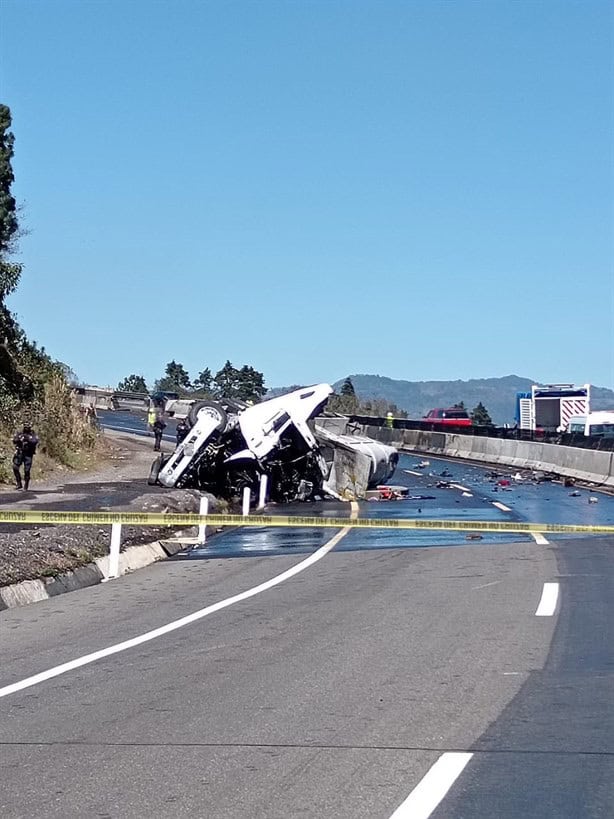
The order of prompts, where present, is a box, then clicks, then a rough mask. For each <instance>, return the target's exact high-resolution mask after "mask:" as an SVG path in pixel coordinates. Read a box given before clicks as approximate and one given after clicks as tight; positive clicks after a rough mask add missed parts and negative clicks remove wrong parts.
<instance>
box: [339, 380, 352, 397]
mask: <svg viewBox="0 0 614 819" xmlns="http://www.w3.org/2000/svg"><path fill="white" fill-rule="evenodd" d="M339 392H340V394H341V395H348V396H351V397H352V398H356V390H355V389H354V385H353V384H352V379H351V378H350V377H349V375H348V377H347V378H346V379H345V381H344V382H343V384H342V385H341V389H340V390H339Z"/></svg>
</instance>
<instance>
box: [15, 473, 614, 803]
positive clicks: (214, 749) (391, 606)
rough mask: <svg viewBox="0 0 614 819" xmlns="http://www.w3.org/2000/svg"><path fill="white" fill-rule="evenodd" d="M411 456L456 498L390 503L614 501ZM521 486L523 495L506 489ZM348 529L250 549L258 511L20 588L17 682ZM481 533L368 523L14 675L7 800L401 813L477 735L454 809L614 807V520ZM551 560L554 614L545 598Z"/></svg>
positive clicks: (598, 508)
mask: <svg viewBox="0 0 614 819" xmlns="http://www.w3.org/2000/svg"><path fill="white" fill-rule="evenodd" d="M403 465H404V466H405V467H408V468H409V469H410V471H412V472H418V473H419V474H418V475H408V476H407V479H406V480H407V481H408V485H409V486H411V487H412V491H413V489H415V492H416V494H418V493H419V492H420V491H423V494H431V493H432V494H433V496H434V499H433V500H429V501H407V502H397V503H394V504H388V503H386V504H384V503H382V504H366V505H365V507H364V509H365V510H366V512H367V513H369V514H372V515H375V514H379V515H384V516H389V515H392V514H399V515H407V514H415V515H418V514H421V515H424V516H427V515H428V516H429V517H432V516H435V512H437V516H439V515H447V516H449V517H463V516H464V515H467V516H469V517H471V516H473V517H480V516H483V515H492V516H493V519H508V518H509V517H510V516H516V517H518V518H522V516H523V515H522V512H523V509H522V499H523V498H524V497H529V498H532V501H531V502H532V503H533V504H536V503H540V504H541V508H540V510H539V511H541V512H543V514H547V513H548V510H551V511H550V512H549V514H551V515H553V516H557V515H560V514H563V513H564V511H565V507H566V505H570V506H571V508H572V509H573V510H574V515H577V516H580V517H582V516H584V519H586V518H589V519H591V520H594V519H595V518H596V517H598V518H599V519H600V520H601V519H603V520H607V519H608V518H609V516H610V515H611V508H612V507H611V506H610V505H609V503H610V502H611V499H606V498H603V501H602V502H600V503H599V504H596V505H594V504H593V505H591V504H588V503H587V497H588V494H583V496H582V497H581V498H579V499H578V498H569V493H568V492H567V491H565V490H564V489H563V487H560V486H558V487H557V486H554V485H552V486H544V485H541V486H539V487H524V488H521V489H518V490H516V489H515V490H514V491H513V492H505V493H503V492H501V491H500V490H497V491H495V490H494V486H495V484H494V483H492V484H491V483H489V482H488V481H486V480H485V479H484V477H483V472H484V470H479V469H477V468H474V467H469V468H468V467H466V466H465V465H460V464H455V465H453V466H450V464H449V463H447V464H445V465H444V464H442V465H441V468H442V469H443V468H444V466H445V467H446V469H448V470H450V471H454V470H458V471H455V473H454V478H453V480H455V479H458V480H459V485H461V482H462V481H464V483H462V485H463V486H466V488H467V489H469V490H471V491H470V492H469V493H468V494H471V495H472V497H471V498H468V497H465V496H464V495H463V494H462V491H461V490H459V489H436V488H435V487H434V485H433V484H434V482H435V477H436V473H437V472H438V471H439V465H438V464H437V463H436V462H435V461H432V463H431V467H432V468H431V469H430V470H429V471H432V472H433V473H434V474H433V475H428V474H423V473H422V472H421V471H420V470H414V469H412V468H411V467H412V464H411V463H408V462H407V461H406V460H405V459H403ZM474 470H475V471H474ZM403 474H405V473H403ZM503 496H505V500H506V504H504V505H508V508H509V509H510V512H503V511H502V510H501V509H498V508H496V507H494V506H493V503H492V502H493V500H498V499H499V498H501V497H503ZM540 498H541V501H540ZM457 501H458V502H457ZM418 503H419V504H420V505H418ZM309 509H310V511H311V510H313V511H315V512H317V513H321V514H326V513H327V509H326V505H323V506H321V507H317V506H313V507H311V506H310V507H309ZM418 509H420V510H421V511H420V512H418ZM283 511H286V510H285V509H284V510H283ZM301 511H302V512H304V511H305V508H304V507H302V508H301ZM335 512H336V510H335ZM363 513H364V511H363ZM542 519H543V518H542ZM584 519H579V518H578V517H576V518H574V521H573V522H584ZM596 522H597V521H596ZM332 534H333V532H324V531H318V532H316V533H314V532H312V531H309V530H298V531H297V530H292V531H284V530H277V531H271V530H269V531H268V532H265V533H264V539H261V540H260V541H259V542H258V543H257V546H256V548H253V549H251V550H250V548H249V544H250V541H251V542H252V544H253V541H254V539H256V540H257V533H255V532H251V531H250V532H247V533H246V532H245V531H242V530H235V531H234V532H229V533H227V534H225V535H223V536H222V537H221V538H216V539H214V540H212V541H211V544H210V547H209V549H208V550H207V552H208V553H207V552H204V551H203V550H199V551H198V552H196V553H195V554H194V555H193V556H192V557H191V558H190V559H185V558H182V559H179V560H176V561H168V562H166V563H164V564H157V565H155V566H152V567H150V568H149V569H147V570H144V571H141V572H139V573H137V574H135V575H132V576H128V577H125V578H122V579H121V580H119V581H116V582H113V583H109V584H106V585H105V586H100V587H96V588H94V589H86V590H83V591H80V592H74V593H72V594H69V595H64V596H62V597H61V598H57V599H55V600H49V601H46V602H45V603H40V604H36V605H35V606H30V607H27V608H26V609H19V610H13V611H10V612H3V613H1V614H0V657H2V663H1V664H0V689H1V688H2V686H5V685H7V684H10V683H13V682H15V681H16V680H20V679H23V678H26V677H29V676H30V675H32V674H36V673H37V672H40V671H41V670H43V669H47V668H51V667H53V666H56V665H57V664H58V663H62V662H66V661H68V660H71V659H73V658H75V657H78V656H81V655H84V654H87V653H89V652H91V651H96V650H99V649H102V648H104V647H105V646H109V645H111V644H114V643H117V642H118V641H121V640H125V639H128V638H130V637H133V636H135V635H137V634H141V633H143V632H145V631H148V630H149V629H152V628H156V627H159V626H161V625H163V624H164V623H168V622H170V621H172V620H176V619H177V618H179V617H182V616H184V615H186V614H189V613H190V612H193V611H196V610H199V609H202V608H203V607H205V606H209V605H211V604H213V603H216V602H218V601H222V600H225V599H227V598H229V597H231V596H233V595H236V594H237V592H240V591H243V590H245V589H250V588H253V587H254V586H257V585H258V584H260V583H262V582H263V581H266V580H268V579H269V578H271V577H273V576H275V575H278V574H279V573H281V572H283V571H285V570H286V569H288V568H290V567H292V566H296V565H298V564H299V562H300V561H301V560H302V559H303V558H304V557H305V555H306V554H310V553H313V551H314V550H315V549H318V548H319V547H321V545H322V543H324V542H325V541H326V540H327V539H328V538H330V536H331V535H332ZM415 534H419V536H420V537H422V535H423V534H425V535H428V538H429V539H428V540H427V541H421V542H416V541H415V540H414V535H415ZM391 537H392V539H391ZM461 537H462V536H457V540H456V541H453V545H451V546H449V545H448V546H443V544H450V542H451V541H450V535H449V533H442V532H428V533H413V532H412V533H407V532H405V533H399V532H393V533H390V532H382V533H378V532H371V531H368V532H360V531H355V532H352V533H350V534H348V535H347V536H345V537H344V538H343V540H341V542H340V543H339V545H338V546H337V547H336V549H335V550H334V551H333V552H331V553H330V554H328V555H325V556H324V557H323V558H322V559H321V560H320V561H319V562H317V563H316V564H314V565H313V566H310V567H309V568H307V569H306V570H305V571H303V572H302V573H301V574H299V575H297V576H296V577H294V578H291V579H289V580H287V581H285V582H283V583H282V584H280V585H279V586H276V587H274V588H271V589H269V590H267V591H264V592H262V593H261V594H259V595H257V596H255V597H252V598H250V599H249V600H243V601H240V602H238V603H236V604H235V605H232V606H230V607H228V608H226V609H224V610H223V611H219V612H217V613H214V614H212V615H211V616H207V617H205V618H204V619H201V620H199V621H197V622H194V623H192V624H189V625H186V626H185V627H183V628H181V629H178V630H177V631H175V632H173V633H170V634H166V635H163V636H161V637H159V638H157V639H155V640H153V641H151V642H148V643H144V644H142V645H139V646H137V647H134V648H131V649H129V650H127V651H125V652H122V653H120V654H116V655H114V656H111V657H107V658H105V659H103V660H100V661H98V662H95V663H92V664H89V665H86V666H84V667H82V668H79V669H78V670H76V671H73V672H70V673H68V674H65V675H62V676H59V677H57V678H55V679H50V680H48V681H46V682H44V683H42V684H40V685H35V686H32V687H29V688H27V689H24V690H22V691H19V692H17V693H14V694H10V695H8V696H6V697H3V698H1V699H0V765H2V769H3V779H2V783H1V785H0V814H1V815H2V816H3V817H4V816H9V817H17V816H24V817H25V816H41V817H46V816H66V817H72V816H75V817H76V816H84V815H101V816H113V817H115V816H117V817H120V816H122V817H123V816H135V817H137V816H145V815H147V814H151V813H155V814H156V815H159V816H169V817H170V816H212V817H214V816H215V817H217V816H221V817H226V816H228V817H242V816H255V817H258V816H261V817H277V816H279V817H281V816H296V815H305V816H335V817H346V816H347V817H362V816H364V817H382V818H383V817H390V816H392V814H393V812H394V811H395V809H396V808H397V807H398V806H399V805H401V804H402V803H403V802H404V800H405V799H406V797H407V796H408V795H409V794H410V793H412V791H413V790H414V788H416V787H417V786H419V783H420V782H424V781H425V780H424V777H425V775H427V773H428V772H429V770H434V769H433V767H432V766H433V765H434V764H435V763H436V762H437V761H438V760H439V759H441V757H442V754H445V753H457V752H471V753H473V756H472V758H471V759H470V761H469V763H468V764H467V766H466V768H465V769H464V770H463V771H462V772H461V774H460V775H459V777H458V780H457V781H456V783H455V784H453V785H452V787H451V788H450V791H449V793H448V795H447V796H446V797H445V798H444V799H443V801H442V803H441V805H440V807H439V808H438V809H437V811H436V813H435V814H434V815H436V816H437V817H440V819H441V817H458V816H484V817H485V816H499V815H501V816H510V817H511V816H518V815H539V816H546V817H550V816H552V817H554V816H569V817H572V816H595V817H605V816H610V815H611V812H609V806H610V805H611V804H612V803H614V793H613V792H612V786H611V785H610V784H609V783H611V782H614V777H613V776H611V775H610V774H611V759H612V758H613V757H612V748H611V744H610V743H611V737H612V736H613V735H614V733H613V731H612V727H614V726H612V724H611V720H612V709H611V706H610V703H611V702H612V701H613V700H612V694H613V693H614V692H612V689H611V680H612V676H611V674H612V669H613V668H614V662H613V659H612V649H611V646H612V643H613V642H614V641H613V640H612V632H613V629H612V625H613V624H612V615H611V605H610V604H611V594H612V591H613V589H612V582H613V580H612V578H613V575H612V561H611V554H612V546H613V545H614V544H613V543H612V541H611V540H609V539H607V538H595V539H582V540H579V539H574V540H570V539H561V540H557V541H556V542H553V543H551V544H549V545H546V546H538V545H537V544H535V543H534V542H533V541H532V540H531V539H529V538H524V539H522V540H521V541H518V540H517V539H516V540H513V539H511V538H510V536H505V537H500V536H496V537H495V538H494V539H493V540H491V537H492V536H490V535H489V536H486V537H485V539H484V541H483V542H480V544H478V545H476V544H474V543H472V542H467V541H465V540H464V537H463V539H462V540H461V539H460V538H461ZM369 538H372V540H371V541H369ZM395 538H396V539H395ZM247 554H249V555H252V556H250V557H249V559H245V557H244V555H247ZM236 555H243V556H241V557H237V556H236ZM254 555H255V556H254ZM265 555H266V556H265ZM221 557H223V558H224V559H219V558H221ZM552 582H558V583H559V584H560V587H561V593H560V597H559V601H558V606H557V610H556V613H555V616H552V617H536V616H535V612H536V610H537V607H538V604H539V601H540V598H541V595H542V590H543V585H544V583H552ZM555 627H556V630H555ZM561 790H565V792H566V793H568V794H569V795H568V798H567V799H564V798H562V797H560V792H561ZM410 798H411V797H410ZM536 805H537V806H539V808H538V809H534V810H533V812H531V811H530V810H528V809H527V808H528V807H533V808H534V806H536ZM506 811H507V812H506ZM565 811H567V812H565ZM574 811H575V812H574ZM409 815H413V814H409Z"/></svg>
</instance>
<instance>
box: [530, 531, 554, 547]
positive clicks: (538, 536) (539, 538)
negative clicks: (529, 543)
mask: <svg viewBox="0 0 614 819" xmlns="http://www.w3.org/2000/svg"><path fill="white" fill-rule="evenodd" d="M530 534H531V537H532V538H533V540H534V541H535V542H536V543H537V545H538V546H548V545H549V543H550V541H549V540H546V538H545V537H544V536H543V535H542V533H541V532H531V533H530Z"/></svg>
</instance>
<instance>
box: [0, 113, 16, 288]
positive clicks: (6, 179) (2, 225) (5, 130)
mask: <svg viewBox="0 0 614 819" xmlns="http://www.w3.org/2000/svg"><path fill="white" fill-rule="evenodd" d="M11 121H12V120H11V111H10V109H9V108H8V107H7V106H6V105H0V304H4V299H5V298H6V296H8V295H9V294H10V293H12V292H13V290H15V288H16V287H17V283H18V281H19V277H20V275H21V265H20V264H16V263H15V262H9V261H8V259H7V256H8V255H9V254H10V253H12V252H14V251H15V249H16V242H17V238H18V236H19V222H18V219H17V204H16V202H15V197H14V196H13V194H12V192H11V186H12V185H13V182H14V181H15V176H14V174H13V166H12V164H11V162H12V159H13V153H14V145H15V137H14V136H13V133H12V132H11V131H10V130H9V128H10V127H11Z"/></svg>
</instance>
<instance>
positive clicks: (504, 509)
mask: <svg viewBox="0 0 614 819" xmlns="http://www.w3.org/2000/svg"><path fill="white" fill-rule="evenodd" d="M492 505H493V506H496V507H497V509H500V510H501V511H502V512H511V511H512V510H511V509H510V508H509V506H506V505H505V504H504V503H499V501H493V502H492Z"/></svg>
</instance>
